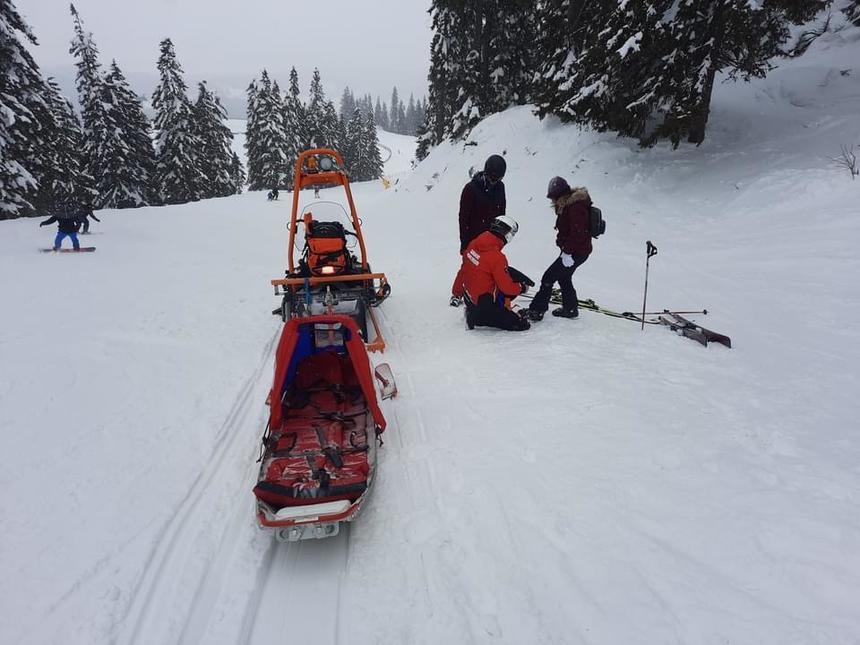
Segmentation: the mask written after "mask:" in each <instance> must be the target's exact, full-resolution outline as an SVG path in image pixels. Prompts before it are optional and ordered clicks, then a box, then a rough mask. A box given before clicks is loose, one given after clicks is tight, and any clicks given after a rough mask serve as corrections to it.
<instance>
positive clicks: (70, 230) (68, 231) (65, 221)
mask: <svg viewBox="0 0 860 645" xmlns="http://www.w3.org/2000/svg"><path fill="white" fill-rule="evenodd" d="M54 222H56V223H57V237H55V238H54V250H55V251H59V250H60V246H61V245H62V244H63V240H64V239H66V237H69V238H71V240H72V247H73V248H74V249H75V250H76V251H77V250H79V249H80V248H81V243H80V242H79V241H78V229H79V228H80V226H81V223H80V220H79V219H78V215H77V214H76V213H74V212H72V211H69V210H65V211H64V212H62V213H59V214H57V215H52V216H51V217H50V218H48V219H46V220H45V221H44V222H40V223H39V227H42V226H48V224H53V223H54Z"/></svg>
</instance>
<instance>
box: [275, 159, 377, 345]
mask: <svg viewBox="0 0 860 645" xmlns="http://www.w3.org/2000/svg"><path fill="white" fill-rule="evenodd" d="M317 157H329V158H331V159H333V160H334V161H335V162H336V165H335V166H334V167H333V168H331V169H319V164H317V165H316V168H317V170H315V171H310V172H309V171H308V170H306V169H305V166H306V164H307V165H310V164H309V163H307V162H310V161H311V160H316V158H317ZM321 186H323V187H324V186H343V188H344V191H346V199H347V202H348V203H349V217H350V220H351V222H352V227H353V231H354V235H355V237H356V239H357V240H358V247H359V252H360V255H359V257H358V260H359V263H360V264H359V266H360V273H348V274H343V275H331V276H306V275H301V272H300V271H299V270H298V266H297V263H296V258H295V255H294V254H295V250H296V249H295V241H296V232H297V230H298V229H297V227H298V225H299V192H300V191H301V190H302V189H303V188H310V187H321ZM289 230H290V236H289V244H288V251H287V277H286V278H283V279H280V280H272V281H271V284H272V286H273V287H274V288H275V295H276V296H283V298H284V304H283V305H282V308H281V312H280V313H281V315H282V317H283V318H284V320H285V321H286V320H287V319H289V318H292V317H295V316H297V315H301V314H299V313H298V312H297V311H294V310H293V309H292V308H289V311H288V306H287V302H288V301H289V302H300V301H301V300H302V298H305V299H308V298H309V294H310V293H311V292H312V291H314V287H317V286H323V287H326V289H325V290H324V292H325V293H326V294H327V295H328V296H329V297H331V295H332V289H337V287H352V288H354V287H358V288H359V290H360V291H361V293H362V294H363V297H361V296H359V298H361V299H362V302H361V306H360V307H359V311H360V314H363V315H364V316H365V317H366V319H367V320H369V321H370V324H371V325H372V327H373V333H374V337H373V339H372V340H370V339H369V338H367V337H365V347H366V348H367V350H368V351H371V352H375V351H379V352H383V351H385V338H384V337H383V336H382V330H381V329H380V326H379V321H378V320H377V318H376V315H375V314H374V312H373V307H374V306H376V305H377V304H379V303H380V302H382V300H384V299H385V298H386V297H387V296H388V294H389V292H390V291H391V287H390V285H389V284H388V280H387V279H386V277H385V274H384V273H373V272H371V270H370V264H369V263H368V261H367V250H366V248H365V245H364V236H363V235H362V233H361V221H360V220H359V218H358V212H357V211H356V208H355V202H354V201H353V198H352V190H350V187H349V177H348V176H347V173H346V171H345V170H344V161H343V157H341V155H340V153H339V152H338V151H337V150H334V149H332V148H313V149H310V150H305V151H304V152H302V153H300V154H299V156H298V159H297V160H296V176H295V184H294V186H293V205H292V209H291V214H290V225H289ZM317 291H319V290H317ZM324 298H325V296H324ZM351 298H355V295H349V296H347V297H346V299H351ZM323 304H324V305H325V304H328V303H327V302H326V300H325V299H323ZM276 311H277V310H276ZM365 322H366V321H365ZM364 327H365V328H367V325H366V324H365V325H364ZM366 331H369V330H366Z"/></svg>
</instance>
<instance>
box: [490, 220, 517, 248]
mask: <svg viewBox="0 0 860 645" xmlns="http://www.w3.org/2000/svg"><path fill="white" fill-rule="evenodd" d="M519 228H520V227H519V225H518V224H517V222H516V220H515V219H514V218H513V217H508V216H507V215H499V216H498V217H497V218H496V219H494V220H493V221H492V223H491V224H490V233H492V234H493V235H495V236H496V237H498V238H499V239H500V240H502V242H504V243H505V244H507V243H508V242H510V241H511V240H512V239H514V235H516V234H517V231H518V230H519Z"/></svg>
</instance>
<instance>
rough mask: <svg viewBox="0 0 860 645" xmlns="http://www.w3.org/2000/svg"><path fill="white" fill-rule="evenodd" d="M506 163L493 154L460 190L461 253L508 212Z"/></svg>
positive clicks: (456, 303)
mask: <svg viewBox="0 0 860 645" xmlns="http://www.w3.org/2000/svg"><path fill="white" fill-rule="evenodd" d="M505 170H507V164H506V163H505V159H504V158H503V157H502V156H500V155H490V156H489V157H488V158H487V161H486V162H485V163H484V170H483V171H481V172H477V173H475V175H474V176H473V177H472V179H471V180H470V181H469V183H468V184H466V185H465V186H464V187H463V192H462V193H460V254H461V255H462V254H463V252H464V251H465V250H466V247H467V246H468V245H469V242H471V241H472V240H474V239H475V238H476V237H478V236H479V235H480V234H481V233H484V232H486V231H488V230H490V224H492V222H493V220H494V219H495V218H497V217H499V216H500V215H504V214H505V207H506V202H505V184H504V182H503V181H502V178H503V177H504V176H505ZM460 303H461V300H460V299H459V298H458V297H457V296H456V295H452V296H451V306H452V307H458V306H459V305H460Z"/></svg>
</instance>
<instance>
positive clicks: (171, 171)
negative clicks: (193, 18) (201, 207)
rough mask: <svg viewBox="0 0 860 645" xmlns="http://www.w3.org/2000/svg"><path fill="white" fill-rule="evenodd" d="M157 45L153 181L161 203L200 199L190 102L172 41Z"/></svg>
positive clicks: (202, 179)
mask: <svg viewBox="0 0 860 645" xmlns="http://www.w3.org/2000/svg"><path fill="white" fill-rule="evenodd" d="M159 49H160V52H161V55H160V56H159V58H158V71H159V74H160V77H161V80H160V82H159V83H158V86H157V87H156V88H155V91H154V92H153V93H152V107H153V108H154V109H155V112H156V117H155V130H156V138H155V159H156V161H155V176H154V182H153V183H154V186H155V188H156V190H158V194H159V199H160V202H161V203H163V204H181V203H184V202H189V201H196V200H198V199H200V196H201V194H202V193H203V192H204V190H205V182H206V178H205V176H204V175H203V172H202V171H201V169H200V164H201V158H200V154H201V153H200V151H201V148H202V145H201V142H200V140H199V138H198V137H197V136H196V134H195V132H194V116H193V112H192V108H191V102H190V101H189V99H188V95H187V86H186V84H185V81H184V80H183V78H182V67H181V66H180V65H179V62H178V61H177V60H176V53H175V52H174V50H173V43H172V42H171V40H170V39H169V38H165V39H164V40H163V41H161V43H160V45H159Z"/></svg>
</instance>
